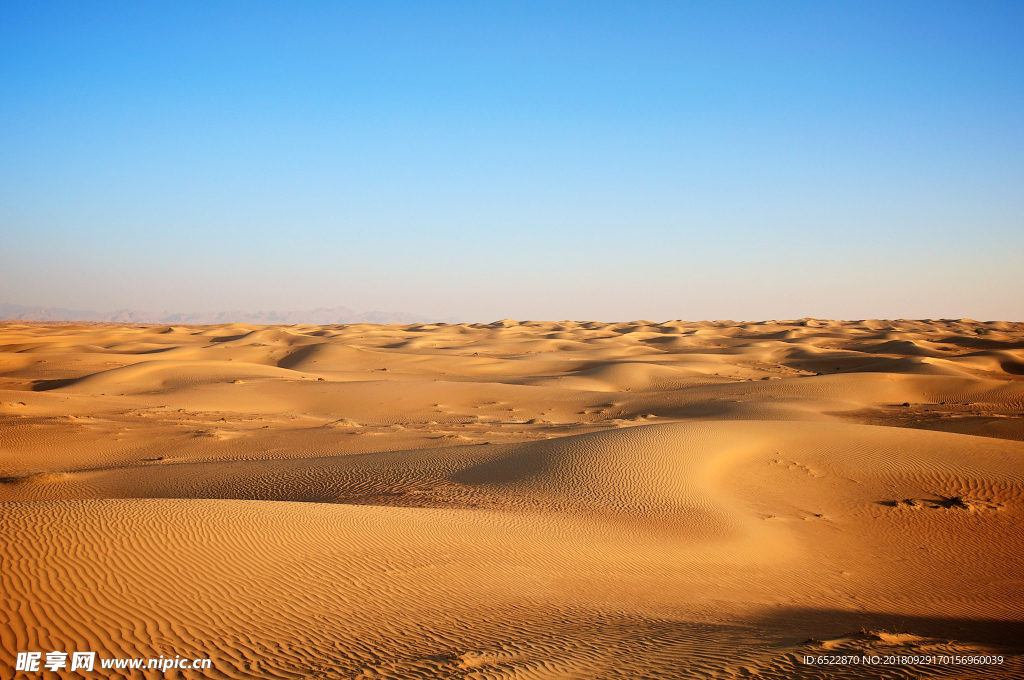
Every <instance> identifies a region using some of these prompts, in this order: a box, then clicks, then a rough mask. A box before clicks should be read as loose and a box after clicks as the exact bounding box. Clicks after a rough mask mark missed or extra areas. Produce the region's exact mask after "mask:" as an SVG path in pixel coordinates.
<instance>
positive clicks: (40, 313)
mask: <svg viewBox="0 0 1024 680" xmlns="http://www.w3.org/2000/svg"><path fill="white" fill-rule="evenodd" d="M13 319H23V320H26V321H93V322H109V323H167V324H195V325H199V324H219V323H252V324H317V325H328V324H346V323H424V322H428V321H431V319H428V318H426V317H423V316H418V315H416V314H408V313H406V312H379V311H375V312H354V311H352V310H351V309H349V308H348V307H319V308H317V309H311V310H306V311H298V312H294V311H293V312H277V311H269V312H244V311H242V310H231V311H226V312H179V313H171V312H146V311H140V310H137V309H118V310H115V311H113V312H96V311H85V310H76V309H64V308H62V307H28V306H23V305H11V304H0V320H13Z"/></svg>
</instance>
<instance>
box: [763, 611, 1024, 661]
mask: <svg viewBox="0 0 1024 680" xmlns="http://www.w3.org/2000/svg"><path fill="white" fill-rule="evenodd" d="M753 625H754V626H755V627H756V628H758V629H760V630H761V631H762V633H763V634H766V636H767V639H766V641H768V642H771V643H774V644H777V645H779V646H792V645H797V644H802V643H804V642H806V641H807V640H810V639H812V638H813V639H818V640H826V639H830V638H837V637H841V636H843V635H846V634H850V633H859V632H860V631H888V632H899V633H909V634H911V635H917V636H920V637H925V638H934V639H939V640H955V641H957V642H960V643H966V644H982V645H993V646H999V647H1006V648H1007V650H1008V651H1009V652H1010V653H1014V654H1021V653H1024V620H1006V619H995V618H992V619H988V618H972V617H957V616H919V615H910V614H902V613H899V612H872V611H860V612H856V611H847V610H837V609H809V608H779V610H778V611H777V612H773V613H772V614H769V615H767V616H763V617H761V618H758V619H755V620H754V621H753Z"/></svg>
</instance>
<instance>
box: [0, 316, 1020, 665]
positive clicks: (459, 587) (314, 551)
mask: <svg viewBox="0 0 1024 680" xmlns="http://www.w3.org/2000/svg"><path fill="white" fill-rule="evenodd" d="M0 504H2V507H3V512H2V514H0V536H2V537H3V540H2V541H0V561H2V564H3V569H2V576H0V579H2V581H0V583H2V584H3V598H2V599H0V621H2V622H3V626H0V631H2V632H0V635H2V640H3V644H2V653H0V677H2V678H13V677H15V671H14V656H15V653H16V652H17V651H32V650H36V651H44V652H46V651H50V650H53V649H57V650H62V649H68V650H80V649H91V650H94V651H97V652H99V653H100V656H101V657H113V656H124V657H129V656H131V657H140V658H141V657H146V658H149V657H158V656H160V655H164V656H174V655H182V656H189V657H210V658H211V659H213V668H212V669H210V670H207V671H205V675H203V674H202V673H200V672H199V671H191V670H189V671H174V672H172V675H174V674H175V673H177V677H206V676H208V677H220V678H270V677H274V678H300V677H321V678H380V677H390V678H416V677H422V678H434V677H465V678H505V677H508V678H511V677H516V678H669V677H680V678H689V677H702V678H712V677H714V678H728V677H763V678H791V677H806V678H822V677H835V678H845V677H851V678H852V677H866V678H873V677H892V678H903V677H905V678H912V677H1022V676H1024V645H1022V644H1021V640H1024V579H1022V577H1021V575H1022V574H1024V557H1022V555H1024V532H1022V531H1021V528H1020V527H1021V522H1022V520H1024V324H1010V323H1002V322H997V323H979V322H974V321H970V320H961V321H904V320H900V321H881V320H870V321H863V322H845V323H843V322H832V321H820V320H813V319H804V320H799V321H790V322H765V323H734V322H714V323H685V322H668V323H654V322H649V321H638V322H632V323H617V324H605V323H596V322H587V323H575V322H557V323H540V322H516V321H512V320H503V321H500V322H495V323H493V324H476V325H446V324H415V325H411V326H399V325H392V326H375V325H370V324H357V325H350V326H275V327H263V326H245V325H241V324H231V325H224V326H195V327H190V326H152V327H145V326H136V327H116V326H95V325H94V326H88V327H85V326H83V327H75V326H67V325H61V326H46V325H39V324H36V325H32V324H11V325H7V326H2V327H0ZM821 654H854V655H863V654H872V655H875V654H877V655H887V654H897V655H908V654H910V655H922V654H932V655H961V656H962V655H985V654H999V655H1002V656H1003V657H1004V659H1005V661H1004V663H1003V664H1002V665H1001V666H998V667H996V666H986V667H971V666H968V665H963V664H960V665H957V664H938V665H920V664H919V665H913V664H909V665H908V664H896V665H891V666H886V667H884V668H882V667H866V666H857V665H846V666H833V667H829V668H827V669H823V668H820V667H815V666H808V665H806V664H804V663H803V662H802V658H803V657H804V656H806V655H821ZM124 672H125V671H113V670H98V671H97V674H98V675H101V676H102V675H104V674H110V675H111V676H112V677H113V676H117V673H122V674H123V673H124ZM163 676H164V674H163V673H158V672H156V671H135V672H134V675H133V677H163ZM18 677H32V675H31V674H29V675H28V676H23V675H22V674H18ZM53 677H57V676H56V675H53Z"/></svg>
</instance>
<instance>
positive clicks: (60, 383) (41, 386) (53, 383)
mask: <svg viewBox="0 0 1024 680" xmlns="http://www.w3.org/2000/svg"><path fill="white" fill-rule="evenodd" d="M79 380H81V378H61V379H59V380H36V381H34V382H33V383H32V391H33V392H48V391H49V390H55V389H57V388H59V387H67V386H68V385H74V384H75V383H76V382H78V381H79Z"/></svg>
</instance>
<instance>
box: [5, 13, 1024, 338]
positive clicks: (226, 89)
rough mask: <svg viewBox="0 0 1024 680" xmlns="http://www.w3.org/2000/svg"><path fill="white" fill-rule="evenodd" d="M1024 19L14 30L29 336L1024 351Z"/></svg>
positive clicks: (48, 26)
mask: <svg viewBox="0 0 1024 680" xmlns="http://www.w3.org/2000/svg"><path fill="white" fill-rule="evenodd" d="M1022 35H1024V5H1022V4H1020V3H1018V2H1008V3H984V2H961V3H943V2H920V3H915V2H903V3H894V2H878V3H820V2H814V3H797V2H780V3H767V2H751V3H744V2H732V3H722V2H716V3H711V2H709V3H667V2H666V3H643V2H628V3H627V2H622V3H599V2H580V3H535V4H531V3H521V2H517V3H507V4H500V3H479V2H473V3H470V2H467V3H458V2H444V3H414V2H397V3H388V2H363V3H334V2H330V3H316V2H309V3H259V2H247V3H241V2H237V3H229V2H196V3H188V2H175V3H158V2H150V3H128V2H125V3H115V2H102V3H101V2H74V3H71V2H69V3H47V2H40V3H16V2H3V3H0V302H9V303H16V304H32V305H35V304H41V305H48V306H61V307H70V308H77V309H99V310H106V309H114V308H123V307H134V308H139V309H146V310H165V309H166V310H170V311H199V310H221V309H236V308H237V309H245V310H252V311H255V310H269V309H279V310H296V309H310V308H314V307H321V306H326V307H330V306H339V305H343V306H348V307H351V308H353V309H356V310H361V311H362V310H379V309H385V310H399V311H405V312H411V313H416V314H422V315H425V316H430V317H435V318H444V319H450V318H454V319H462V320H471V321H481V320H483V321H486V320H492V319H495V318H503V317H513V318H520V319H526V318H532V319H563V318H574V319H591V318H598V319H608V320H622V319H638V318H650V319H669V318H686V319H705V318H714V319H722V318H733V319H765V318H794V317H802V316H819V317H832V318H866V317H915V318H918V317H932V318H938V317H962V316H970V317H973V318H982V319H995V318H1003V319H1017V320H1021V319H1024V292H1022V291H1024V286H1022V285H1021V283H1020V280H1021V278H1022V277H1021V272H1022V271H1024V40H1022V39H1021V36H1022Z"/></svg>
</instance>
